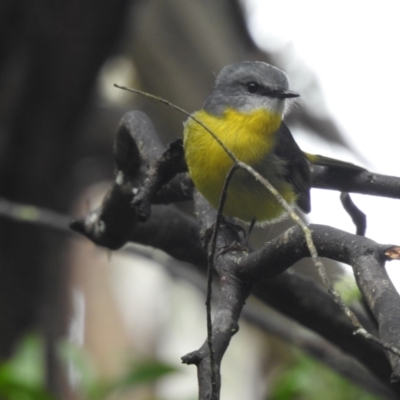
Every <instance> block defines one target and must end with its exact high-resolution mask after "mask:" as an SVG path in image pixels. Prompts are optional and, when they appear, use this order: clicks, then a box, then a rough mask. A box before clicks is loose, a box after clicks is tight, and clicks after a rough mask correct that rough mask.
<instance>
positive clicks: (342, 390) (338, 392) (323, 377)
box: [268, 353, 379, 400]
mask: <svg viewBox="0 0 400 400" xmlns="http://www.w3.org/2000/svg"><path fill="white" fill-rule="evenodd" d="M287 368H288V369H287V371H286V372H284V373H281V374H280V375H279V377H278V379H277V381H276V383H275V385H274V387H273V389H272V393H271V394H270V396H269V397H268V399H269V400H320V399H321V398H322V397H323V399H324V400H378V399H379V398H378V397H376V396H373V395H371V394H368V393H366V392H364V391H363V390H362V389H360V388H358V387H357V386H355V385H353V384H352V383H350V382H349V381H348V380H346V379H344V378H342V377H341V376H339V375H338V374H336V373H335V372H333V371H332V370H330V369H329V368H327V367H325V366H324V365H323V364H320V363H318V362H316V361H314V360H313V359H311V358H309V357H307V356H304V355H301V354H300V353H297V355H296V356H295V360H294V362H293V364H292V365H291V366H289V367H287Z"/></svg>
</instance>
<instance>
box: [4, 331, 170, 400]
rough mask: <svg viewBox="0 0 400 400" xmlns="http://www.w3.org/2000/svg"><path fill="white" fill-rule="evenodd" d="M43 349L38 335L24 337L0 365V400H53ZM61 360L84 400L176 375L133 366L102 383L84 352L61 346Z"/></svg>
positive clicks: (165, 368) (153, 366) (163, 368)
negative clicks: (111, 379)
mask: <svg viewBox="0 0 400 400" xmlns="http://www.w3.org/2000/svg"><path fill="white" fill-rule="evenodd" d="M43 351H44V346H43V342H42V340H41V339H40V337H39V336H38V335H28V336H27V337H25V338H24V339H23V340H22V341H21V343H20V345H19V347H18V349H17V350H16V352H15V354H14V356H13V357H12V358H11V359H10V360H8V361H6V362H4V363H2V364H1V365H0V398H6V399H7V400H55V397H54V396H52V395H51V394H50V393H49V392H48V391H47V389H46V385H45V363H44V357H43V354H44V352H43ZM60 356H61V358H62V359H63V360H64V361H65V363H66V365H67V366H68V367H69V370H70V372H72V374H71V376H72V377H73V378H76V379H75V381H76V382H77V385H76V386H77V390H78V391H79V394H80V396H81V397H80V398H82V399H84V400H102V399H106V398H108V396H110V395H111V394H115V393H117V392H118V393H119V392H123V391H125V390H131V389H134V388H137V387H138V386H140V385H143V384H149V383H153V382H155V381H157V380H158V379H160V378H161V377H163V376H165V375H167V374H170V373H173V372H175V369H174V368H172V367H171V366H169V365H166V364H163V363H160V362H157V361H141V362H140V363H132V364H131V365H130V367H129V368H128V369H127V373H126V374H125V375H124V376H122V377H121V378H120V379H118V380H116V381H113V382H104V381H103V380H101V379H100V378H99V377H98V376H97V374H96V371H95V368H94V367H93V366H92V365H91V363H90V360H89V358H88V356H87V355H86V354H84V352H83V351H82V350H81V349H79V348H77V347H75V346H73V345H71V344H70V343H62V344H61V345H60Z"/></svg>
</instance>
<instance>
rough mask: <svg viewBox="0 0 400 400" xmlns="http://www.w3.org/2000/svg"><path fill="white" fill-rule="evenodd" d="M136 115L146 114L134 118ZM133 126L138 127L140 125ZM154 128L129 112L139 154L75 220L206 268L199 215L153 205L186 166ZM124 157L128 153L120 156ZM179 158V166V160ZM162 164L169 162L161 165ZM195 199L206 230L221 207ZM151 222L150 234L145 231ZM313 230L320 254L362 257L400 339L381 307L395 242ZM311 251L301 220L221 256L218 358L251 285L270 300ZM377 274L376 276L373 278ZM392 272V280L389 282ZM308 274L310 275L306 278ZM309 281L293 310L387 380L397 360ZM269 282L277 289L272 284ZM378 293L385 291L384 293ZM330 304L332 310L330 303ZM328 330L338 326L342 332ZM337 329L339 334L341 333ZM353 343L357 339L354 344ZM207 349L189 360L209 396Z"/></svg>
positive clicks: (384, 331) (129, 139) (361, 279)
mask: <svg viewBox="0 0 400 400" xmlns="http://www.w3.org/2000/svg"><path fill="white" fill-rule="evenodd" d="M135 118H137V119H138V121H142V122H141V123H135ZM143 121H146V123H143ZM149 126H151V129H149ZM134 128H137V129H136V130H135V129H134ZM143 132H145V134H143ZM153 134H155V132H154V128H152V125H151V124H150V122H149V121H148V119H146V118H144V117H143V115H142V114H140V113H139V114H137V113H130V114H128V115H127V116H125V117H124V119H123V123H122V126H121V128H120V131H119V133H118V138H119V139H118V140H120V141H121V144H122V143H123V145H121V146H117V147H116V148H117V149H120V151H122V153H123V151H125V152H127V153H132V154H133V155H135V157H136V161H133V159H132V158H131V157H122V158H121V157H118V156H116V159H117V160H119V161H118V169H119V171H120V172H119V173H118V174H117V179H116V183H115V184H114V186H113V188H112V190H111V192H110V194H109V196H108V198H106V200H105V202H104V203H103V206H102V207H101V208H100V209H99V210H97V211H96V212H94V213H92V214H91V215H89V216H88V217H86V218H85V219H83V220H80V221H78V222H75V223H74V228H75V229H76V230H79V231H81V232H83V233H84V234H86V235H87V236H88V237H89V238H91V239H92V240H94V241H95V242H96V243H99V244H102V245H107V246H108V247H113V248H116V247H119V246H121V245H122V244H124V243H125V242H126V241H127V240H132V239H134V240H137V241H139V242H141V243H144V244H148V243H151V244H152V245H153V246H156V247H160V248H163V249H164V250H166V251H169V252H170V254H174V255H175V256H176V257H179V258H181V259H185V260H186V261H191V262H194V264H195V265H196V266H198V267H199V268H204V260H205V257H204V253H203V252H202V250H201V249H200V247H199V245H198V241H197V239H198V237H199V233H198V227H197V225H196V223H195V222H194V221H193V220H192V219H190V218H188V217H183V216H182V215H179V213H177V212H176V211H175V210H172V209H171V208H160V207H158V206H153V207H152V208H153V213H152V214H150V212H149V210H150V206H151V203H154V202H155V198H156V197H157V196H158V200H157V202H160V201H161V202H162V199H160V193H161V191H162V190H163V191H164V195H166V196H168V190H167V189H166V188H165V186H164V188H161V186H162V184H163V183H166V181H167V180H168V179H171V178H172V177H173V175H174V174H175V173H177V172H179V171H182V170H183V167H182V166H181V161H182V157H181V155H179V145H178V146H177V147H175V148H170V150H171V149H172V150H174V149H177V150H178V152H177V153H176V154H175V156H173V157H172V159H171V158H168V157H170V155H171V154H174V153H173V152H172V153H168V151H167V152H166V153H164V154H163V155H162V156H161V155H160V154H161V152H162V145H161V144H159V142H158V141H157V140H156V139H152V140H153V142H154V143H157V145H156V146H152V145H149V144H148V143H146V142H145V141H144V140H143V137H147V138H148V136H153ZM135 140H138V142H139V145H136V144H135ZM124 146H128V147H129V146H131V147H132V146H133V149H131V150H129V148H128V149H125V148H124ZM155 150H156V151H155ZM121 159H122V160H125V161H123V162H122V163H121V162H120V160H121ZM124 162H127V163H128V165H131V168H125V167H124ZM175 162H176V163H177V166H175V165H174V163H175ZM149 165H150V167H149ZM160 166H162V168H161V167H160ZM163 168H167V171H166V170H163ZM169 168H170V169H169ZM127 170H128V171H131V170H132V172H129V173H127ZM161 171H162V172H161ZM315 171H317V172H315ZM328 172H329V171H328ZM322 173H323V174H325V175H324V176H325V178H326V179H331V182H332V187H331V188H333V187H335V185H336V186H340V185H342V186H343V184H341V183H340V182H343V179H342V178H343V177H340V181H339V178H338V177H337V176H336V175H335V174H329V173H327V172H326V170H325V169H322V170H321V169H318V168H316V167H315V168H314V174H315V176H316V178H315V179H314V182H315V184H316V185H318V174H322ZM159 174H160V175H159ZM366 174H367V175H366ZM368 174H369V175H368ZM158 175H159V176H158ZM366 176H367V177H369V179H367V178H366ZM372 176H373V177H372ZM165 177H167V178H165ZM181 177H183V178H184V179H185V182H187V176H185V174H181ZM360 177H364V178H363V179H364V181H362V182H363V185H364V186H365V187H366V188H367V189H368V188H369V190H371V187H373V186H374V185H375V184H376V181H379V179H378V178H379V176H376V175H372V174H370V173H367V172H364V171H363V172H360V171H357V173H355V174H354V176H348V178H349V181H351V180H354V181H357V179H359V180H360V179H361V178H360ZM325 178H324V179H325ZM382 179H383V178H382ZM382 179H381V181H382ZM398 181H399V182H400V180H398ZM177 182H179V178H178V177H176V178H175V184H174V190H175V191H176V190H179V187H180V185H179V183H177ZM386 183H387V182H386ZM171 186H172V184H171ZM344 186H345V185H344ZM381 186H382V187H383V186H385V184H384V183H382V185H381ZM399 187H400V185H399ZM135 188H138V189H135ZM184 188H185V191H186V195H182V196H180V195H178V198H184V197H185V196H187V191H188V190H187V188H188V185H187V184H185V185H184ZM160 189H161V190H160ZM343 189H345V190H346V189H348V188H345V187H340V190H343ZM133 193H134V194H135V195H137V198H136V205H138V204H139V207H136V209H135V208H132V207H130V203H131V200H132V198H133ZM175 196H176V194H175ZM114 200H115V201H114ZM118 203H121V204H122V207H120V206H119V205H118ZM195 204H196V205H197V216H198V219H199V221H201V225H202V227H201V231H202V232H205V231H206V228H208V227H209V226H210V225H211V224H212V223H213V222H214V220H215V211H214V210H213V209H211V207H210V206H209V205H208V203H207V202H205V201H204V199H202V197H201V196H198V197H197V198H196V201H195ZM143 210H145V212H144V213H143V212H142V211H143ZM112 212H117V213H119V217H115V218H119V219H120V221H119V223H118V224H116V223H114V221H113V218H109V220H107V221H106V218H105V217H106V216H107V215H112ZM168 214H169V215H168ZM137 215H139V217H140V219H145V218H149V219H148V221H147V222H146V223H139V222H138V217H137ZM172 215H173V216H174V217H176V218H177V219H176V221H177V222H176V224H175V226H176V229H175V228H173V229H171V224H170V223H169V221H170V218H171V216H172ZM143 216H144V218H143ZM164 216H165V217H164ZM183 221H184V222H183ZM121 224H122V228H121ZM185 225H187V228H186V230H185V228H184V226H185ZM163 229H164V230H163ZM146 230H147V231H148V234H144V232H146ZM313 230H314V235H313V236H314V241H315V244H316V246H317V248H318V251H319V252H320V255H321V256H326V257H329V258H332V259H335V260H338V261H342V262H347V263H350V264H357V265H360V267H357V265H356V266H355V268H356V269H357V270H356V273H358V276H356V277H357V278H358V283H359V285H360V288H361V290H362V291H363V293H364V295H365V297H366V299H367V301H368V303H369V305H370V307H371V309H372V312H373V313H374V315H375V317H376V319H377V321H378V323H379V332H380V334H381V336H382V338H384V340H386V341H387V342H389V343H391V344H393V345H396V344H397V343H398V342H399V341H398V334H397V332H396V329H397V328H398V327H397V326H396V324H395V323H393V322H391V321H387V319H385V318H382V316H381V315H379V313H382V311H383V313H384V315H389V314H387V313H388V311H389V300H390V302H391V304H396V307H398V305H399V298H398V295H397V294H395V293H394V292H393V287H392V285H391V284H390V281H389V280H388V279H387V276H386V275H385V272H384V268H383V261H384V260H385V250H388V248H389V247H388V246H380V245H377V244H376V243H374V242H372V241H369V240H368V239H365V238H362V237H357V236H354V235H351V234H348V233H346V232H341V231H339V230H335V229H333V228H329V227H321V226H313ZM157 232H162V233H163V234H162V235H158V234H157ZM165 232H166V233H165ZM182 232H184V233H182ZM115 237H117V239H118V240H115ZM174 237H175V239H174ZM110 238H111V239H110ZM175 240H176V241H177V243H179V244H180V245H178V246H173V247H172V249H170V246H171V244H173V243H174V241H175ZM234 240H238V237H237V232H234V231H231V230H230V229H229V228H227V227H222V229H221V231H220V234H219V236H218V248H219V249H221V248H223V247H224V246H226V245H229V244H231V243H232V242H233V241H234ZM178 241H179V242H178ZM196 243H197V245H196ZM174 248H175V250H174ZM178 249H179V250H178ZM192 249H194V251H192ZM217 253H218V252H217ZM307 256H309V252H308V250H307V247H306V246H305V241H304V237H303V234H302V233H301V232H300V231H299V229H296V228H295V229H292V230H290V231H288V232H286V233H285V234H284V235H281V236H280V237H279V238H277V239H275V240H273V241H272V242H270V243H268V244H267V245H265V246H264V247H263V249H261V250H259V251H257V252H254V253H251V254H250V255H247V254H245V253H243V252H230V253H226V254H223V255H221V256H220V257H218V258H217V259H216V269H217V271H218V273H219V275H220V280H221V282H220V284H221V296H220V300H219V303H218V308H217V313H216V316H215V319H214V323H213V340H214V344H215V353H216V357H217V365H218V366H219V364H220V360H221V359H222V356H223V354H224V352H225V350H226V348H227V346H228V344H229V341H230V338H231V336H232V334H233V333H234V332H236V331H237V326H238V325H237V324H238V318H239V315H240V313H241V310H242V307H243V304H244V301H245V299H246V297H247V295H248V294H249V292H250V289H251V288H252V286H254V284H255V283H260V281H264V283H263V284H262V285H257V286H255V288H254V290H255V291H256V293H257V294H258V295H259V296H260V297H263V298H264V300H266V297H265V294H264V292H265V291H266V289H267V288H268V285H269V283H270V282H271V281H270V279H271V278H272V277H274V276H277V275H279V274H281V273H282V272H283V271H284V270H285V269H287V268H288V267H289V266H291V265H292V264H293V263H294V262H295V261H297V260H298V259H301V258H303V257H307ZM363 264H364V265H367V268H368V271H367V272H366V273H365V274H364V271H363V269H362V268H361V266H362V265H363ZM266 265H268V268H265V266H266ZM382 271H383V272H382ZM372 276H373V277H374V279H377V280H375V281H374V280H373V279H372ZM287 277H288V275H287V274H282V275H281V277H279V278H277V279H281V280H282V281H283V282H285V285H288V287H290V284H288V282H290V279H289V278H287ZM298 279H301V278H298ZM386 280H387V281H388V282H389V284H387V283H386ZM302 282H305V281H304V280H303V281H302ZM305 286H306V289H305V290H304V291H303V292H302V293H301V296H302V297H303V298H304V299H305V301H303V302H298V303H294V304H293V303H292V304H291V307H289V308H290V309H291V310H298V313H297V316H296V317H297V318H298V319H299V320H300V321H301V322H303V323H305V324H308V325H309V326H310V327H311V326H312V328H313V329H316V330H317V331H318V329H319V330H320V331H321V334H324V335H326V336H327V338H329V339H330V340H332V341H335V340H336V342H337V344H338V345H339V346H341V347H342V348H346V350H347V351H349V352H350V353H352V354H353V355H355V356H356V357H357V358H358V359H359V360H360V361H362V362H364V363H365V364H366V365H367V366H368V367H369V368H370V370H371V371H374V372H375V373H376V374H377V375H378V376H379V377H380V378H382V379H384V380H386V381H387V380H388V377H389V374H390V367H389V366H388V363H387V362H386V360H385V359H384V358H383V357H382V354H383V353H382V351H381V350H380V349H377V348H376V347H374V346H373V345H371V344H370V343H367V342H366V341H365V340H364V339H360V338H359V337H356V336H353V335H352V333H353V332H352V331H353V328H352V327H351V326H350V324H349V323H348V322H347V320H346V321H344V320H343V319H344V315H343V314H342V312H341V311H340V310H338V309H337V306H335V305H334V303H333V301H332V300H331V299H330V298H329V297H328V296H327V294H326V293H324V292H322V291H320V290H319V289H318V288H316V287H315V286H314V285H312V284H308V283H307V284H305ZM388 287H389V290H388V291H386V292H385V290H384V289H385V288H386V289H387V288H388ZM268 290H269V291H270V292H272V290H271V286H270V287H269V288H268ZM318 291H320V292H321V293H319V292H318ZM316 293H318V296H322V298H323V299H324V301H325V302H326V303H328V302H330V304H331V307H330V308H329V309H330V310H331V311H332V313H331V314H330V315H329V321H327V320H326V318H325V319H323V322H321V320H322V318H323V317H322V316H321V308H320V304H322V303H321V302H315V303H314V302H313V303H310V302H309V301H308V302H307V301H306V300H307V298H309V297H310V296H311V295H312V294H316ZM377 293H378V294H377ZM389 294H390V296H389ZM324 296H325V297H324ZM368 296H369V297H368ZM374 296H378V298H376V297H374ZM267 297H268V296H267ZM299 297H300V294H299ZM328 298H329V300H328ZM274 299H275V300H272V301H276V303H277V304H279V302H280V303H281V304H282V303H285V298H284V296H282V295H281V294H280V293H276V296H275V297H274ZM270 301H271V300H270ZM393 302H394V303H393ZM332 304H333V305H332ZM278 307H279V306H278ZM335 307H336V309H335ZM397 309H399V308H397ZM323 311H324V312H325V311H326V310H323ZM285 312H287V313H288V314H289V315H290V314H291V313H292V314H296V311H290V310H287V309H286V310H285ZM316 315H319V316H320V318H321V320H317V319H316V318H315V316H316ZM318 325H319V328H318ZM397 330H398V329H397ZM329 332H335V333H339V334H338V335H336V334H332V333H329ZM340 332H342V335H340ZM336 337H338V338H339V339H335V338H336ZM350 337H351V339H350ZM348 343H352V345H349V344H348ZM207 352H208V350H207V347H206V346H205V345H203V346H202V347H201V348H200V350H198V351H196V352H193V353H191V354H190V355H188V356H186V358H185V361H186V362H189V363H196V364H197V365H198V366H199V382H201V385H205V386H203V387H202V389H201V390H202V393H203V394H204V397H207V393H210V392H208V390H209V388H208V387H207V384H209V383H210V379H209V378H210V376H209V372H210V368H209V365H208V357H207V354H208V353H207ZM391 362H392V365H393V368H394V370H395V372H396V374H397V368H398V365H397V361H396V360H395V359H394V358H393V357H392V358H391ZM377 365H379V367H377ZM396 376H397V375H396ZM395 379H396V378H395ZM395 379H394V380H395ZM204 397H202V398H204Z"/></svg>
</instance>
